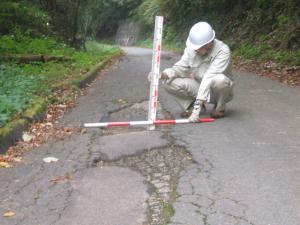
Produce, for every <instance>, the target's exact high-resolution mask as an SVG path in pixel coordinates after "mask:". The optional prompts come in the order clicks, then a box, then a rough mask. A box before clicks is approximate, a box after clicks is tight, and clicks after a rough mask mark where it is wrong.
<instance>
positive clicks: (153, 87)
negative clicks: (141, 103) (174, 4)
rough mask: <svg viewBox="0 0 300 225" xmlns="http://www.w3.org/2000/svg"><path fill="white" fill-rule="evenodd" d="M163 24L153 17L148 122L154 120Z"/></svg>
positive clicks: (153, 126)
mask: <svg viewBox="0 0 300 225" xmlns="http://www.w3.org/2000/svg"><path fill="white" fill-rule="evenodd" d="M163 22H164V18H163V17H162V16H156V17H155V28H154V40H153V55H152V69H151V74H152V76H151V84H150V96H149V107H148V120H149V121H155V120H156V111H157V100H158V83H159V74H160V72H159V70H160V59H161V58H160V54H161V42H162V33H163ZM148 129H149V130H154V129H155V124H154V123H153V122H152V123H150V125H149V126H148Z"/></svg>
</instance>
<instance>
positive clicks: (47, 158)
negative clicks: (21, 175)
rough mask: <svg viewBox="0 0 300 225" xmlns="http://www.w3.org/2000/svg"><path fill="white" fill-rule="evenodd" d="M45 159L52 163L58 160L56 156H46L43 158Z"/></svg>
mask: <svg viewBox="0 0 300 225" xmlns="http://www.w3.org/2000/svg"><path fill="white" fill-rule="evenodd" d="M43 161H44V162H45V163H52V162H57V161H58V159H57V158H55V157H46V158H43Z"/></svg>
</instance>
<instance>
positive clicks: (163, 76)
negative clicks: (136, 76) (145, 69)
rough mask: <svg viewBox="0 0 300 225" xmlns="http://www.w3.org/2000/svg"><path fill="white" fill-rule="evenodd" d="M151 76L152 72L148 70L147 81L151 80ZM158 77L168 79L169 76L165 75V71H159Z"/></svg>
mask: <svg viewBox="0 0 300 225" xmlns="http://www.w3.org/2000/svg"><path fill="white" fill-rule="evenodd" d="M152 76H153V74H152V72H150V73H149V74H148V81H149V82H151V79H152ZM160 79H162V80H167V79H169V77H168V75H167V74H166V73H164V72H161V73H160Z"/></svg>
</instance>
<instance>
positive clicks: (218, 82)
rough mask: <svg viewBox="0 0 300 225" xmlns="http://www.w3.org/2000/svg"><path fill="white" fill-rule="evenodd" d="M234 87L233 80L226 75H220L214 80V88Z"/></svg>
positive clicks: (226, 88)
mask: <svg viewBox="0 0 300 225" xmlns="http://www.w3.org/2000/svg"><path fill="white" fill-rule="evenodd" d="M231 88H232V81H231V80H230V79H229V78H227V77H226V76H225V75H223V74H222V76H218V77H217V78H216V79H215V80H214V89H216V90H219V91H221V90H224V89H225V90H228V89H231Z"/></svg>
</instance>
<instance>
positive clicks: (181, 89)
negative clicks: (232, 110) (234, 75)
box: [163, 74, 233, 111]
mask: <svg viewBox="0 0 300 225" xmlns="http://www.w3.org/2000/svg"><path fill="white" fill-rule="evenodd" d="M206 83H207V85H208V87H207V88H205V90H204V91H202V90H199V86H200V82H198V81H197V80H195V79H191V78H175V79H173V80H172V81H169V80H166V81H165V82H163V85H164V88H165V90H166V91H167V92H168V93H170V94H171V95H172V96H173V97H174V98H175V100H176V101H177V103H178V104H179V106H180V107H181V108H182V109H183V110H187V109H188V107H189V106H190V105H191V104H192V103H193V101H194V100H195V99H196V97H198V98H200V99H201V100H203V101H205V102H207V103H211V104H214V105H215V108H216V110H219V111H224V110H225V106H226V103H227V102H229V101H231V100H232V99H233V82H232V81H231V80H230V79H229V78H228V77H226V76H225V75H224V74H219V75H216V76H214V77H213V78H212V79H210V81H209V82H206ZM198 93H199V94H198ZM199 95H200V96H199Z"/></svg>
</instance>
